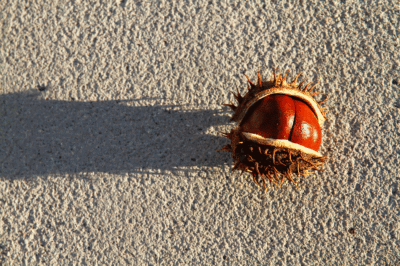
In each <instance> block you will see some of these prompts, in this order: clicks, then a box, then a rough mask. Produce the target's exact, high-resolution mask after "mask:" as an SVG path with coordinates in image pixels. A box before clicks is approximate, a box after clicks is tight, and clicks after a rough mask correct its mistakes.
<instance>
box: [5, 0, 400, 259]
mask: <svg viewBox="0 0 400 266" xmlns="http://www.w3.org/2000/svg"><path fill="white" fill-rule="evenodd" d="M64 2H65V1H43V0H38V1H25V2H24V1H8V0H3V1H1V3H0V30H1V33H0V34H1V41H0V89H1V93H0V204H1V205H0V264H4V265H41V264H43V265H57V264H58V265H67V264H71V265H75V264H79V265H83V264H96V263H97V264H103V265H104V264H107V265H118V264H119V265H123V264H134V265H185V264H186V265H211V264H215V265H371V264H376V265H398V263H400V216H399V215H400V188H399V180H400V167H399V165H400V145H399V139H400V52H399V51H400V39H399V36H400V30H399V29H400V15H399V12H400V10H399V9H400V6H399V2H398V1H395V0H393V1H384V0H380V1H347V0H346V1H326V3H323V2H325V1H317V0H315V1H300V3H297V1H266V2H265V3H264V2H263V1H249V2H248V3H245V2H244V1H130V0H126V1H71V2H66V3H64ZM294 2H296V3H294ZM258 67H261V71H262V75H263V77H264V78H268V77H269V76H270V74H271V73H272V69H273V68H274V67H280V68H281V69H283V70H290V71H291V72H290V74H289V77H290V79H291V78H293V77H294V75H295V74H296V73H298V72H300V71H303V73H304V74H303V76H302V78H305V77H306V76H308V77H309V81H313V82H317V81H320V84H319V85H318V86H317V89H316V90H317V91H321V92H326V93H328V95H329V101H328V102H327V104H326V106H328V108H329V110H330V112H329V113H328V120H327V121H326V122H325V126H324V130H323V131H324V134H325V137H324V139H323V145H322V147H321V149H320V152H321V153H322V154H328V155H329V157H330V158H331V160H330V162H329V163H328V164H327V165H326V166H325V168H324V169H325V171H324V172H317V173H314V174H313V175H311V176H310V177H309V178H308V182H305V181H300V182H299V183H298V188H296V187H295V186H294V185H292V184H290V183H289V182H285V183H284V184H283V185H282V187H281V188H279V189H277V190H274V189H269V190H268V192H267V193H265V192H264V191H263V190H262V189H261V188H259V187H257V186H256V185H255V184H254V183H253V182H252V181H251V178H250V177H249V176H247V175H243V176H241V177H238V176H239V175H238V174H237V173H232V172H231V171H230V169H231V167H232V159H231V158H230V156H229V154H228V153H226V152H220V153H216V152H215V149H218V148H221V147H222V146H224V145H225V144H226V143H227V140H226V139H224V138H222V137H221V136H220V135H219V134H218V131H227V130H229V128H231V127H232V126H233V124H232V123H230V122H229V118H230V115H231V111H230V110H228V109H227V108H225V107H222V106H221V104H222V103H227V102H229V101H232V102H233V101H234V98H233V95H232V94H231V91H232V90H234V89H235V88H236V86H238V87H239V88H240V91H241V92H245V90H246V79H245V77H244V75H243V73H246V74H247V75H248V76H249V77H250V78H251V79H253V80H254V79H255V78H256V72H257V71H258ZM38 86H39V87H38ZM39 89H40V90H39ZM323 97H324V96H322V97H319V98H318V99H322V98H323ZM297 180H298V179H297Z"/></svg>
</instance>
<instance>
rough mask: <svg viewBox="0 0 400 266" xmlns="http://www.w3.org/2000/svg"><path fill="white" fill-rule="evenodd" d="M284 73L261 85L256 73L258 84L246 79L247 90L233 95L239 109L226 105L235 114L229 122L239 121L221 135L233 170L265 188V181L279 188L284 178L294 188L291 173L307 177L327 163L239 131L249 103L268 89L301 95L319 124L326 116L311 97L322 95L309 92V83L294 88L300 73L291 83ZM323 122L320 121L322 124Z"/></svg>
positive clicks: (322, 157) (324, 159)
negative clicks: (265, 143)
mask: <svg viewBox="0 0 400 266" xmlns="http://www.w3.org/2000/svg"><path fill="white" fill-rule="evenodd" d="M287 74H288V73H286V75H285V76H284V77H281V75H280V72H279V73H278V76H277V73H276V69H275V72H274V75H272V77H271V80H270V81H267V82H263V81H262V79H261V74H260V71H259V72H258V80H257V84H256V85H254V84H253V83H252V82H251V81H250V79H249V78H248V77H247V76H246V78H247V80H248V89H249V91H248V92H247V93H246V95H245V96H244V97H243V96H241V95H240V93H239V90H237V93H236V94H234V96H235V98H236V100H237V101H238V102H239V105H238V106H235V105H233V104H225V105H226V106H229V107H230V108H231V109H232V110H233V111H234V112H235V113H234V114H233V116H232V118H231V120H232V121H235V122H238V124H239V125H238V126H237V127H236V128H234V129H232V130H231V132H230V133H222V135H223V136H224V137H226V138H228V139H230V140H231V144H228V145H226V146H225V147H223V148H222V149H220V151H221V150H223V151H228V152H231V153H232V154H233V162H234V164H235V165H234V167H233V169H232V171H236V170H240V171H242V173H243V172H248V173H250V174H251V176H252V178H253V181H254V182H255V183H256V184H257V185H259V186H261V185H262V186H264V188H265V189H267V180H268V181H269V183H270V184H271V185H274V187H276V186H277V185H279V186H280V185H282V182H283V181H284V179H285V178H287V179H288V180H290V181H291V182H293V183H294V184H295V185H296V186H297V184H296V182H295V180H294V179H293V174H297V176H298V177H304V178H305V177H306V176H307V175H308V174H309V172H308V170H310V169H315V170H321V167H322V165H323V164H324V163H325V162H326V161H328V158H327V157H325V156H315V155H311V154H309V153H306V152H304V151H302V150H298V149H292V148H290V147H288V148H283V147H276V146H273V145H262V144H260V143H257V142H255V141H252V140H249V139H247V138H246V137H245V136H244V135H243V134H242V131H241V128H240V123H241V121H242V120H243V118H244V116H245V115H246V112H247V111H248V110H249V108H250V107H251V105H252V104H254V103H255V102H257V101H258V100H260V99H261V98H260V97H258V95H262V94H263V93H264V92H265V91H268V90H282V89H283V90H287V91H289V92H290V93H292V92H293V93H297V94H299V93H300V94H301V96H303V95H304V97H305V100H306V101H307V102H308V103H309V104H310V103H311V102H312V103H311V104H312V105H313V106H314V112H316V114H319V117H320V119H319V121H320V124H322V122H323V120H324V119H325V118H326V116H325V114H326V113H327V111H323V108H322V107H321V106H320V104H321V103H322V102H324V101H325V100H324V101H322V102H319V103H317V102H316V101H315V100H314V98H312V96H314V95H317V94H322V93H315V92H314V93H312V92H311V91H312V90H313V88H314V87H315V85H317V84H315V85H314V86H312V87H311V88H310V89H309V86H310V84H311V83H310V84H307V85H306V86H305V88H303V89H302V88H301V87H302V85H303V84H304V83H305V81H303V82H302V83H300V85H298V86H297V84H296V82H297V79H298V78H299V76H300V74H301V73H300V74H298V75H297V76H296V78H295V79H294V80H293V81H292V82H291V83H287V82H286V77H287ZM321 121H322V122H321Z"/></svg>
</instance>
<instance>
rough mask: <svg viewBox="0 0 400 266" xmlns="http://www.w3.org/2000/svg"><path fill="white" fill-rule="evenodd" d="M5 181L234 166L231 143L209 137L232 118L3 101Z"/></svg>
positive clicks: (1, 168)
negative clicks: (213, 129)
mask: <svg viewBox="0 0 400 266" xmlns="http://www.w3.org/2000/svg"><path fill="white" fill-rule="evenodd" d="M0 104H1V105H2V107H1V108H0V123H1V124H0V127H1V128H0V150H1V154H0V177H1V178H6V179H16V178H25V177H32V176H34V175H43V174H53V173H79V172H108V173H127V172H136V171H137V169H141V171H143V169H161V170H174V169H176V168H179V167H190V166H219V165H223V164H225V163H228V162H229V160H230V157H229V155H228V154H227V153H224V152H220V153H217V152H215V149H217V148H221V147H222V146H224V145H225V144H226V143H227V140H226V139H224V138H223V137H216V136H212V135H208V134H205V133H204V132H205V131H206V129H207V128H209V127H211V126H216V125H221V124H226V123H227V122H228V121H229V117H228V116H227V115H226V114H222V112H220V111H215V110H202V111H193V112H186V111H182V108H181V107H180V106H149V107H131V106H128V104H127V102H126V101H102V102H75V101H53V100H45V99H43V98H41V97H40V96H38V95H33V96H32V95H29V94H24V93H13V94H4V95H1V96H0Z"/></svg>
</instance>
